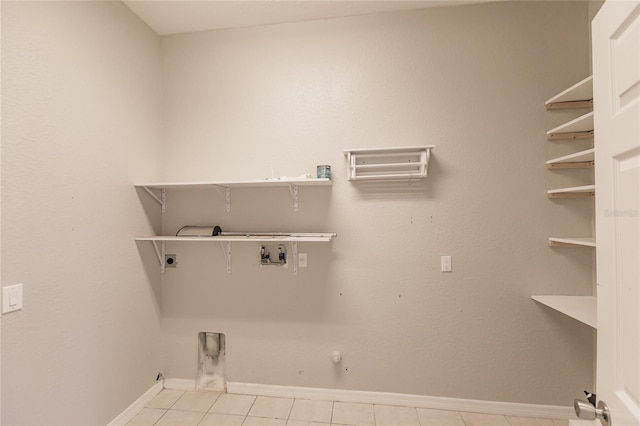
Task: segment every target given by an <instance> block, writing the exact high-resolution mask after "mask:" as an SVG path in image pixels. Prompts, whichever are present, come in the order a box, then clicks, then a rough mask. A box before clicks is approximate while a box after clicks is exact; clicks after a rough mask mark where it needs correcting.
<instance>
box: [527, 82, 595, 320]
mask: <svg viewBox="0 0 640 426" xmlns="http://www.w3.org/2000/svg"><path fill="white" fill-rule="evenodd" d="M545 107H546V109H547V110H548V111H557V110H568V109H579V108H593V76H589V77H587V78H585V79H584V80H582V81H580V82H578V83H576V84H574V85H573V86H571V87H569V88H568V89H566V90H564V91H563V92H561V93H559V94H557V95H556V96H554V97H552V98H551V99H549V100H548V101H547V102H545ZM593 136H594V125H593V111H591V112H588V113H586V114H583V115H581V116H579V117H578V118H576V119H574V120H571V121H569V122H567V123H564V124H562V125H560V126H558V127H555V128H554V129H551V130H549V131H548V132H547V140H549V141H567V140H568V141H571V140H582V139H591V138H593ZM594 166H595V159H594V149H593V148H591V149H586V150H583V151H579V152H575V153H573V154H569V155H565V156H562V157H557V158H553V159H551V160H548V161H547V168H548V169H549V170H557V169H585V168H593V167H594ZM594 196H595V185H584V186H576V187H570V188H558V189H551V190H548V191H547V198H550V199H557V198H593V197H594ZM548 244H549V246H550V247H583V248H594V247H595V246H596V241H595V238H566V237H549V239H548ZM531 298H532V299H533V300H535V301H536V302H538V303H541V304H543V305H545V306H548V307H550V308H552V309H555V310H557V311H559V312H561V313H563V314H565V315H567V316H569V317H571V318H574V319H576V320H578V321H580V322H582V323H584V324H587V325H589V326H590V327H593V328H596V326H597V321H596V320H597V318H596V312H597V309H596V305H597V303H596V297H595V296H565V295H535V296H531Z"/></svg>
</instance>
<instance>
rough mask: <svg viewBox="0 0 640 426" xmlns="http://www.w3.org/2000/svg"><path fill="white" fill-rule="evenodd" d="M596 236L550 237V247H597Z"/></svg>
mask: <svg viewBox="0 0 640 426" xmlns="http://www.w3.org/2000/svg"><path fill="white" fill-rule="evenodd" d="M595 246H596V239H595V238H564V237H549V247H595Z"/></svg>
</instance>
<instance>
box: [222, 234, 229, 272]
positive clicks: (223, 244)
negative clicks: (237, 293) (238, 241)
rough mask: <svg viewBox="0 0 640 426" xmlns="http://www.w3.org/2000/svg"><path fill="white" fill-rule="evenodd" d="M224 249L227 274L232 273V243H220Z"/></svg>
mask: <svg viewBox="0 0 640 426" xmlns="http://www.w3.org/2000/svg"><path fill="white" fill-rule="evenodd" d="M220 245H221V247H222V253H224V260H225V261H226V262H227V274H230V273H231V241H222V242H220Z"/></svg>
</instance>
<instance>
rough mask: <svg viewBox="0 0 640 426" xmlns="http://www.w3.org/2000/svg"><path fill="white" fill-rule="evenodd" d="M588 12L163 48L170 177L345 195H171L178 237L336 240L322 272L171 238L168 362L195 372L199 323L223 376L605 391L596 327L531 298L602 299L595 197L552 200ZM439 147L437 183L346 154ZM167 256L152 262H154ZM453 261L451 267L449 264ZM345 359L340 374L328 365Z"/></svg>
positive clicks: (424, 388)
mask: <svg viewBox="0 0 640 426" xmlns="http://www.w3.org/2000/svg"><path fill="white" fill-rule="evenodd" d="M588 26H589V22H588V5H587V3H586V2H520V1H518V2H497V3H489V4H478V5H468V6H457V7H445V8H431V9H423V10H415V11H403V12H397V13H383V14H375V15H367V16H358V17H349V18H341V19H327V20H320V21H310V22H302V23H292V24H280V25H269V26H262V27H254V28H241V29H232V30H220V31H209V32H199V33H192V34H180V35H173V36H166V37H163V38H162V49H163V54H164V59H163V61H164V62H163V78H164V90H165V92H164V100H163V101H164V107H163V111H164V124H165V134H164V152H163V155H164V178H165V179H166V180H168V181H198V180H202V181H206V180H209V181H212V180H245V179H263V178H267V177H281V176H300V175H304V174H312V175H314V174H315V171H316V165H319V164H330V165H331V166H332V181H333V185H332V186H331V187H324V188H300V208H299V211H298V212H294V210H293V207H292V199H291V195H290V194H289V191H288V190H287V189H282V188H273V189H264V188H260V189H234V190H233V191H232V194H231V211H230V212H229V213H227V212H226V211H225V198H224V193H220V192H218V191H216V190H214V189H207V190H182V191H168V193H167V200H168V201H167V212H166V213H165V215H164V217H163V232H164V233H165V234H167V235H171V234H174V233H175V232H176V231H177V230H178V229H179V228H180V227H181V226H183V225H220V226H221V227H222V228H223V230H230V231H241V232H246V231H263V232H264V231H280V232H285V231H297V232H336V233H337V237H336V238H335V240H334V241H333V242H331V243H322V244H321V243H300V244H299V251H301V252H305V253H307V254H308V263H309V265H308V267H307V268H301V269H300V270H299V271H298V274H297V275H294V274H293V271H292V268H291V267H289V268H276V267H270V268H267V267H264V268H260V266H259V265H258V249H259V246H258V244H254V243H235V244H233V246H232V260H231V267H232V271H231V273H227V272H226V264H225V258H224V256H223V253H222V250H221V247H220V245H218V244H210V245H208V244H187V243H175V244H169V245H168V252H170V253H175V254H176V255H177V260H178V263H177V268H175V269H168V270H167V271H166V273H165V274H164V276H163V277H162V292H163V319H162V328H163V335H164V346H163V353H164V357H165V358H164V365H165V372H166V375H167V377H169V378H184V379H193V378H195V374H196V362H197V355H196V349H197V333H198V332H201V331H210V332H222V333H225V335H226V344H227V348H226V379H227V381H230V382H246V383H260V384H274V385H288V386H303V387H319V388H335V389H352V390H365V391H382V392H398V393H407V394H418V395H430V396H442V397H453V398H469V399H478V400H493V401H508V402H523V403H536V404H554V405H564V406H567V405H571V401H572V400H573V398H574V397H576V396H580V393H581V392H582V390H583V389H590V388H592V386H593V363H594V356H593V343H594V332H593V330H592V329H591V328H589V327H587V326H585V325H583V324H580V323H578V322H575V321H574V320H572V319H569V318H568V317H565V316H563V315H562V314H559V313H557V312H555V311H551V310H549V309H548V308H546V307H543V306H541V305H539V304H537V303H536V302H534V301H532V300H531V298H530V296H531V295H532V294H591V283H592V263H593V259H592V253H591V252H590V250H589V249H575V250H561V249H552V248H549V247H548V246H547V237H548V236H551V235H567V236H569V235H589V234H590V232H591V220H590V217H591V216H590V215H591V214H592V213H593V207H592V201H589V200H564V201H562V200H561V201H551V200H548V199H547V198H546V194H545V191H546V190H547V189H550V188H553V187H561V186H563V185H569V186H576V185H579V184H587V183H592V182H589V180H590V179H592V177H591V175H590V174H589V173H590V172H582V171H577V172H575V173H573V174H570V173H551V172H549V171H548V170H547V169H546V167H545V161H546V160H547V159H548V158H552V157H553V156H558V155H561V154H562V153H568V152H571V151H575V149H576V147H579V146H580V143H578V144H576V145H571V146H568V145H567V144H564V145H563V144H558V143H550V142H547V141H546V138H545V132H546V130H547V129H550V128H552V127H554V126H555V125H557V124H558V123H560V122H562V120H563V119H566V116H567V115H566V114H557V113H549V112H547V111H545V109H544V102H545V100H546V99H548V98H550V97H551V96H553V95H555V94H556V93H558V92H560V91H562V90H564V89H565V88H567V87H569V86H570V85H572V84H574V83H575V82H577V81H579V80H581V79H583V78H584V77H586V76H587V75H588V73H589V44H588V32H589V30H588ZM425 144H429V145H431V144H432V145H435V149H434V150H433V156H432V160H431V163H430V166H429V176H428V178H427V179H426V180H425V181H411V182H402V183H393V184H366V183H354V182H349V181H347V179H346V173H345V158H344V154H343V150H344V149H347V148H371V147H399V146H412V145H425ZM148 255H149V256H152V254H148ZM442 255H450V256H452V259H453V271H452V272H451V273H443V272H441V271H440V257H441V256H442ZM334 350H338V351H341V352H342V354H343V360H342V362H341V363H340V364H338V365H334V364H333V363H332V360H331V353H332V351H334Z"/></svg>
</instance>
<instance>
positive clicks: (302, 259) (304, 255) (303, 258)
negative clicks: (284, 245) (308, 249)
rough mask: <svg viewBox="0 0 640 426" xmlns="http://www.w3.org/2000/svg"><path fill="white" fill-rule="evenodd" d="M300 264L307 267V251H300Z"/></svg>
mask: <svg viewBox="0 0 640 426" xmlns="http://www.w3.org/2000/svg"><path fill="white" fill-rule="evenodd" d="M298 266H299V267H301V268H306V267H307V253H298Z"/></svg>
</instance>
